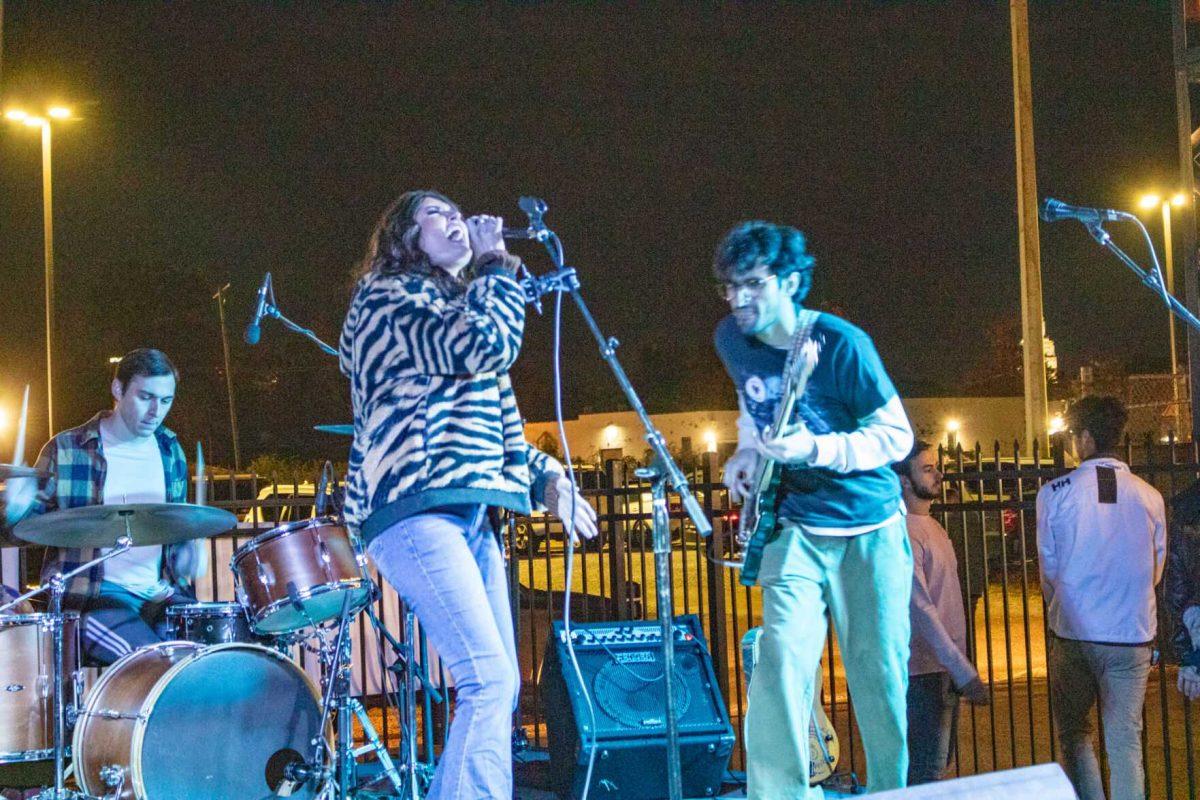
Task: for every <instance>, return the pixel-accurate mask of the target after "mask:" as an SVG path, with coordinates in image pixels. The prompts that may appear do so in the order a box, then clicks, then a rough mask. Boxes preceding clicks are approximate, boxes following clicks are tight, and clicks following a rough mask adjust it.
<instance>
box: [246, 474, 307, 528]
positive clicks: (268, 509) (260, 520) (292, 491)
mask: <svg viewBox="0 0 1200 800" xmlns="http://www.w3.org/2000/svg"><path fill="white" fill-rule="evenodd" d="M316 496H317V487H316V486H315V485H313V484H311V483H300V484H295V483H271V484H267V485H266V486H263V487H262V488H261V489H259V491H258V497H257V501H258V502H257V503H255V505H254V506H253V507H252V508H250V509H248V510H247V511H246V512H245V513H244V514H243V515H242V518H241V520H240V521H239V522H238V527H239V528H242V529H246V528H251V529H263V528H271V527H274V526H276V525H283V524H285V523H288V522H295V521H296V520H301V519H312V518H314V517H316V516H317V507H316ZM298 498H312V501H311V502H307V503H304V502H302V503H293V502H288V501H292V500H296V499H298ZM277 514H278V518H276V515H277Z"/></svg>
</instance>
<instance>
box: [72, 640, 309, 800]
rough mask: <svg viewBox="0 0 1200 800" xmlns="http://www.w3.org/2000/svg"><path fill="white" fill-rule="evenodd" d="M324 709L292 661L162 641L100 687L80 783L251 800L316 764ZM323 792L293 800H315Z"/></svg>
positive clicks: (124, 797) (81, 748)
mask: <svg viewBox="0 0 1200 800" xmlns="http://www.w3.org/2000/svg"><path fill="white" fill-rule="evenodd" d="M320 725H321V702H320V696H319V694H318V693H317V689H316V687H315V686H314V685H313V683H312V681H311V680H309V678H308V676H307V675H306V674H305V673H304V672H303V671H302V670H301V669H300V668H299V667H297V666H296V665H295V664H294V663H293V662H292V661H290V660H289V659H288V658H287V657H285V656H283V655H281V654H280V653H278V652H276V651H274V650H270V649H268V648H265V647H260V646H259V645H254V644H222V645H216V646H213V647H203V646H202V645H199V644H196V643H194V642H162V643H160V644H155V645H151V646H150V647H144V648H142V649H141V650H137V651H135V652H133V653H130V654H128V655H127V656H125V657H124V658H122V659H121V660H119V661H117V662H116V663H115V664H113V665H112V667H110V668H109V669H108V671H106V672H105V673H104V674H103V675H101V676H100V680H99V681H97V682H96V686H95V688H93V689H92V691H91V692H90V693H89V695H88V697H87V700H86V701H85V702H84V705H83V711H82V712H81V713H80V715H79V721H78V723H77V724H76V727H75V738H74V755H75V774H76V777H77V780H78V781H79V784H80V787H81V788H82V789H83V790H84V792H85V793H86V794H88V795H91V796H95V797H115V798H117V800H165V799H166V798H184V797H186V798H188V800H253V799H254V798H262V797H271V796H273V795H274V794H275V790H276V789H277V788H278V787H279V784H280V783H281V782H282V780H283V772H284V768H285V767H286V766H287V764H289V763H291V762H293V761H302V760H304V759H306V758H308V757H310V756H311V755H312V746H311V745H310V742H311V741H312V740H313V739H314V738H315V737H316V736H317V735H318V732H319V729H320ZM315 796H316V789H315V788H314V787H312V786H310V785H307V784H306V785H305V786H303V787H300V788H299V789H298V790H297V791H296V792H295V793H293V794H292V795H291V797H295V798H302V799H303V800H311V799H312V798H313V797H315Z"/></svg>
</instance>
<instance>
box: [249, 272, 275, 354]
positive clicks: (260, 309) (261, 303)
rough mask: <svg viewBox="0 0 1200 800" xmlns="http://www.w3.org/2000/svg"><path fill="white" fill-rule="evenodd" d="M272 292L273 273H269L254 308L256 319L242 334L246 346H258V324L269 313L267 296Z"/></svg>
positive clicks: (259, 291)
mask: <svg viewBox="0 0 1200 800" xmlns="http://www.w3.org/2000/svg"><path fill="white" fill-rule="evenodd" d="M270 291H271V273H269V272H268V273H267V275H266V277H264V278H263V282H262V286H260V287H258V302H257V303H256V304H255V306H254V318H253V319H251V320H250V324H249V325H247V326H246V332H245V333H244V334H242V338H243V339H245V340H246V344H258V338H259V336H260V335H261V333H262V332H261V330H260V329H259V326H258V323H260V322H262V318H263V315H264V314H266V311H267V294H268V293H269V292H270Z"/></svg>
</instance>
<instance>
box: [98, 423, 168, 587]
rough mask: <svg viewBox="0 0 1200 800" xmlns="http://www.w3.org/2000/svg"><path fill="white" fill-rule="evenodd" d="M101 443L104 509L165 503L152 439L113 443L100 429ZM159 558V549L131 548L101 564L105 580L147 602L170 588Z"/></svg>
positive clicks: (164, 488)
mask: <svg viewBox="0 0 1200 800" xmlns="http://www.w3.org/2000/svg"><path fill="white" fill-rule="evenodd" d="M100 443H101V446H102V447H103V451H104V460H105V462H106V464H107V472H106V475H105V478H104V496H103V502H104V504H105V505H118V504H122V503H165V502H166V500H167V477H166V473H165V472H164V471H163V461H162V451H161V450H160V449H159V446H158V440H157V439H156V438H155V437H153V436H144V437H143V436H139V437H137V438H135V439H134V440H132V441H129V442H115V441H113V439H112V438H111V437H110V436H109V435H108V433H107V432H106V431H105V429H104V426H103V425H101V426H100ZM162 555H163V549H162V545H157V544H156V545H145V546H143V547H134V548H132V549H130V550H129V552H127V553H122V554H121V555H119V556H117V557H116V558H113V559H110V560H109V561H106V562H105V563H104V579H105V580H106V581H109V582H111V583H115V584H117V585H119V586H122V587H124V588H125V589H128V590H129V591H130V592H132V593H133V594H135V595H137V596H138V597H141V598H144V599H146V600H150V599H152V598H156V597H163V596H165V595H166V594H168V592H169V591H170V586H168V585H167V582H166V581H164V580H162V579H161V577H160V572H161V567H162Z"/></svg>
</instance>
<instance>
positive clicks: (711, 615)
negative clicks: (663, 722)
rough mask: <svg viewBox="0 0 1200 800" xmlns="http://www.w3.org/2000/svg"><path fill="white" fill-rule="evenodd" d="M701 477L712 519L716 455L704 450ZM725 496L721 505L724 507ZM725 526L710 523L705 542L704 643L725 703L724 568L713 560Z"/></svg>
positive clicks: (721, 551)
mask: <svg viewBox="0 0 1200 800" xmlns="http://www.w3.org/2000/svg"><path fill="white" fill-rule="evenodd" d="M700 468H701V477H702V479H703V485H704V513H705V514H707V515H708V518H709V520H712V518H713V495H714V494H715V493H716V492H717V491H719V489H718V488H717V487H716V486H714V485H713V474H714V473H715V472H716V471H717V454H716V453H705V454H704V458H703V460H702V462H701V466H700ZM728 506H729V501H728V499H726V501H725V507H726V509H728ZM725 534H726V531H725V525H724V522H720V523H718V524H716V525H713V532H712V535H711V536H709V537H708V541H707V542H705V543H704V544H705V548H706V549H707V550H708V565H707V567H708V568H707V569H706V570H705V571H706V572H707V573H708V644H709V648H710V652H711V653H712V654H713V660H712V661H713V672H715V673H716V675H717V686H719V687H720V688H721V696H722V697H724V698H725V699H726V704H728V702H729V661H728V658H727V654H728V652H729V633H728V626H727V623H728V620H727V619H726V618H725V610H726V608H725V571H726V570H725V567H723V566H721V565H720V564H718V563H716V562H718V561H721V560H723V559H724V558H725Z"/></svg>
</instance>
